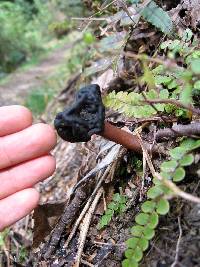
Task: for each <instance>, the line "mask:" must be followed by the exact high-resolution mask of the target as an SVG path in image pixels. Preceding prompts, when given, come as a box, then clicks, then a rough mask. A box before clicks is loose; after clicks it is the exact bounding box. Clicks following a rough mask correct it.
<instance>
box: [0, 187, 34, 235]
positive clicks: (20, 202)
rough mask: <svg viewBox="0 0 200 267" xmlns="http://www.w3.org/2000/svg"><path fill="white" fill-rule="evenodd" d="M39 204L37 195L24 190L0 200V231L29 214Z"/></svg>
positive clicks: (31, 191) (32, 191) (30, 189)
mask: <svg viewBox="0 0 200 267" xmlns="http://www.w3.org/2000/svg"><path fill="white" fill-rule="evenodd" d="M38 202H39V193H38V192H37V191H36V190H35V189H33V188H29V189H25V190H23V191H20V192H17V193H15V194H13V195H11V196H9V197H7V198H4V199H2V200H0V231H2V230H3V229H4V228H5V227H7V226H10V225H12V224H13V223H15V222H16V221H18V220H20V219H21V218H23V217H24V216H26V215H27V214H29V213H30V212H31V211H32V210H33V209H34V208H35V207H36V206H37V204H38Z"/></svg>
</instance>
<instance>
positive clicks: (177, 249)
mask: <svg viewBox="0 0 200 267" xmlns="http://www.w3.org/2000/svg"><path fill="white" fill-rule="evenodd" d="M178 227H179V237H178V241H177V244H176V256H175V259H174V262H173V263H172V265H171V267H176V265H177V264H178V257H179V248H180V243H181V238H182V234H183V231H182V227H181V219H180V217H178Z"/></svg>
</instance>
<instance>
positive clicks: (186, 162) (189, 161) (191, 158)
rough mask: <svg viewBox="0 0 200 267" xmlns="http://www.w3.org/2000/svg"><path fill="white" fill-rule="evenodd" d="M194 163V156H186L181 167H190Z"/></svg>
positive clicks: (181, 162)
mask: <svg viewBox="0 0 200 267" xmlns="http://www.w3.org/2000/svg"><path fill="white" fill-rule="evenodd" d="M193 161H194V156H193V155H192V154H188V155H185V156H184V157H183V158H182V159H181V160H180V161H179V163H180V165H181V166H190V165H191V164H192V163H193Z"/></svg>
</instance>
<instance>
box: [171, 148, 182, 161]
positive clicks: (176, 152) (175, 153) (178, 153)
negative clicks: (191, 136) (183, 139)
mask: <svg viewBox="0 0 200 267" xmlns="http://www.w3.org/2000/svg"><path fill="white" fill-rule="evenodd" d="M185 153H186V151H185V149H184V148H183V147H175V148H173V149H170V152H169V154H170V156H171V157H172V158H173V159H181V158H182V157H183V156H184V155H185Z"/></svg>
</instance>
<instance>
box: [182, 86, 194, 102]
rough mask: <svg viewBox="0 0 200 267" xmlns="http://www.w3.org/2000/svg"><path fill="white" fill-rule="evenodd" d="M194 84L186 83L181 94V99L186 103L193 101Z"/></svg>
mask: <svg viewBox="0 0 200 267" xmlns="http://www.w3.org/2000/svg"><path fill="white" fill-rule="evenodd" d="M192 89H193V88H192V85H191V84H189V83H186V84H185V86H184V87H183V88H182V91H181V94H180V101H181V102H182V103H184V104H190V103H192Z"/></svg>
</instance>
